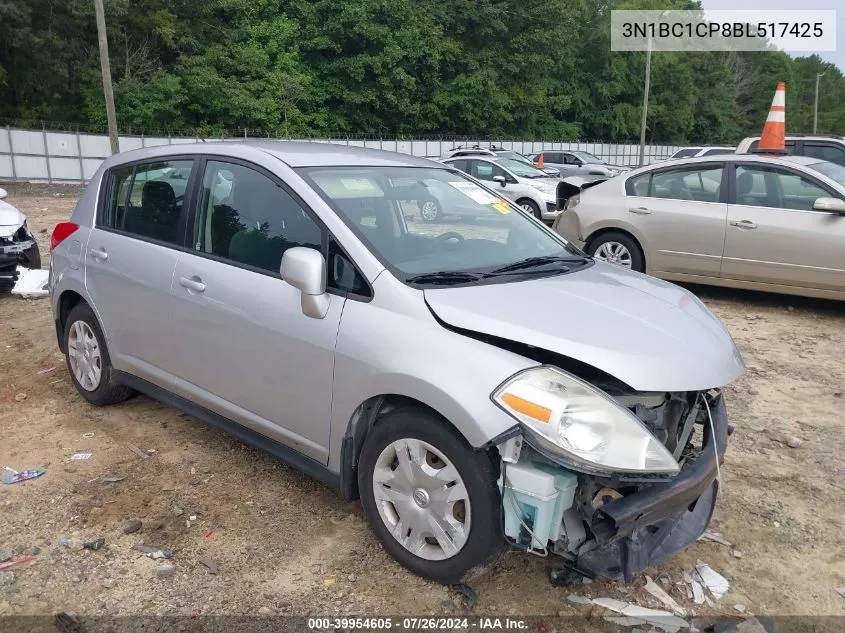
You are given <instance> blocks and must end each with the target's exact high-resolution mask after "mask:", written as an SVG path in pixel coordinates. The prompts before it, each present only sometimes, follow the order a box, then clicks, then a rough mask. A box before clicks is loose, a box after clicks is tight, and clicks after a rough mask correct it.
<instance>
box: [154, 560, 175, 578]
mask: <svg viewBox="0 0 845 633" xmlns="http://www.w3.org/2000/svg"><path fill="white" fill-rule="evenodd" d="M174 571H176V568H175V567H174V566H173V565H171V564H170V563H163V564H161V565H159V566H158V567H156V578H167V577H168V576H172V575H173V572H174Z"/></svg>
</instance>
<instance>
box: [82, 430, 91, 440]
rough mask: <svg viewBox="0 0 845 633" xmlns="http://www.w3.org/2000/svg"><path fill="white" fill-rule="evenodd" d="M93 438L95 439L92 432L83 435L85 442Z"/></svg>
mask: <svg viewBox="0 0 845 633" xmlns="http://www.w3.org/2000/svg"><path fill="white" fill-rule="evenodd" d="M92 437H94V433H92V432H91V431H88V432H87V433H83V434H82V439H83V440H90V439H91V438H92Z"/></svg>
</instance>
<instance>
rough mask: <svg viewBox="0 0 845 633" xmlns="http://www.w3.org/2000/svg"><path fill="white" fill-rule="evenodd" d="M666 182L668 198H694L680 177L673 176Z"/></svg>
mask: <svg viewBox="0 0 845 633" xmlns="http://www.w3.org/2000/svg"><path fill="white" fill-rule="evenodd" d="M666 184H667V188H668V189H669V196H668V197H669V198H672V199H673V200H695V197H694V196H693V195H692V192H691V191H690V190H689V187H687V184H686V183H685V182H684V181H683V180H681V179H680V178H673V179H672V180H670V181H669V182H668V183H666Z"/></svg>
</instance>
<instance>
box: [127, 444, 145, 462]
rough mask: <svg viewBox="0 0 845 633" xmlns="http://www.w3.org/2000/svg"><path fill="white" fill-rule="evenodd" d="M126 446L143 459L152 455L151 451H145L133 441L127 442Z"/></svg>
mask: <svg viewBox="0 0 845 633" xmlns="http://www.w3.org/2000/svg"><path fill="white" fill-rule="evenodd" d="M126 448H128V449H129V450H130V451H132V452H133V453H135V454H136V455H137V456H138V457H140V458H141V459H147V458H148V457H149V456H150V455H149V453H145V452H144V451H142V450H141V449H140V448H138V447H137V446H135V445H134V444H133V443H132V442H126Z"/></svg>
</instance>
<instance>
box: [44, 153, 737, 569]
mask: <svg viewBox="0 0 845 633" xmlns="http://www.w3.org/2000/svg"><path fill="white" fill-rule="evenodd" d="M173 173H179V174H180V175H182V176H183V177H184V178H185V179H186V182H185V187H184V189H181V188H180V190H179V191H178V192H177V191H175V190H174V186H173V184H172V182H171V180H172V178H170V177H169V176H168V174H173ZM180 182H181V181H180ZM432 187H434V188H441V187H451V188H452V189H454V190H455V192H456V193H457V194H460V195H461V196H464V198H465V200H464V202H463V204H464V205H467V206H472V205H475V207H476V212H475V213H473V214H472V215H471V216H460V215H458V216H452V217H451V218H448V214H446V215H444V218H442V219H440V221H435V222H430V221H426V220H425V219H423V218H422V217H421V213H420V206H421V205H420V204H419V202H420V200H425V199H427V191H428V190H429V188H432ZM51 248H52V258H51V263H50V289H51V299H52V308H53V314H54V316H55V322H56V332H57V335H58V341H59V346H60V348H61V350H62V351H63V352H64V353H65V354H66V356H67V363H68V368H69V370H70V374H71V376H72V378H73V381H74V384H75V385H76V388H77V390H78V391H79V393H80V394H81V395H82V397H83V398H85V399H86V400H88V401H89V402H91V403H92V404H96V405H107V404H114V403H117V402H120V401H122V400H125V399H127V398H129V397H130V396H131V395H132V394H133V393H134V392H135V391H140V392H143V393H145V394H148V395H150V396H152V397H154V398H157V399H159V400H161V401H163V402H165V403H168V404H171V405H173V406H175V407H178V408H179V409H182V410H184V411H186V412H187V413H189V414H190V415H192V416H194V417H195V418H197V419H199V420H202V421H204V422H206V423H209V424H211V425H214V426H216V427H219V428H222V429H224V430H226V431H228V432H229V433H231V434H232V435H234V436H235V437H237V438H239V439H241V440H242V441H244V442H247V443H250V444H252V445H254V446H257V447H259V448H261V449H264V450H266V451H268V452H270V453H271V454H273V455H275V456H277V457H279V458H281V459H283V460H286V461H287V462H289V463H291V464H293V465H295V466H297V467H299V468H300V469H301V470H303V471H304V472H306V473H308V474H310V475H313V476H315V477H317V478H318V479H320V480H321V481H323V482H326V483H328V484H331V485H333V486H337V487H338V488H339V489H340V491H341V493H342V495H343V497H344V498H346V499H350V500H351V499H357V498H360V499H361V503H362V505H363V508H364V512H365V514H366V516H367V519H368V520H369V522H370V523H371V525H372V529H373V531H374V532H375V534H376V536H377V537H378V539H379V540H380V541H381V542H382V543H383V545H384V547H385V548H386V550H387V551H388V552H389V553H390V554H391V555H392V556H393V557H395V558H396V560H398V561H399V562H401V563H402V564H403V565H405V566H406V567H408V568H409V569H411V570H413V571H414V572H416V573H418V574H421V575H422V576H425V577H427V578H430V579H434V580H437V581H440V582H444V583H451V582H457V581H459V580H465V579H467V578H468V577H470V576H471V575H473V574H474V573H477V572H478V571H480V570H483V569H485V568H486V567H488V566H489V565H491V564H492V563H493V562H494V561H495V560H496V559H497V556H498V555H499V554H500V553H501V552H502V551H503V550H504V549H505V548H506V547H508V546H510V547H513V548H517V549H520V550H524V551H531V552H538V553H554V554H557V555H559V556H560V557H562V559H563V560H561V568H566V569H567V570H575V571H573V572H571V573H575V574H583V575H587V576H596V575H599V576H607V577H612V578H627V579H630V578H631V577H632V576H633V575H634V574H636V573H638V572H640V571H641V570H643V569H644V568H646V567H648V566H651V565H654V564H657V563H659V562H660V561H662V560H664V559H666V558H667V557H669V556H671V555H673V554H674V553H676V552H677V551H679V550H680V549H682V548H683V547H685V546H686V545H687V544H689V543H690V542H692V541H694V540H695V539H696V538H697V537H698V536H699V535H700V534H701V533H702V531H703V530H704V528H705V526H706V525H707V523H708V521H709V519H710V515H711V513H712V511H713V507H714V504H715V500H716V493H717V490H718V482H717V472H718V460H719V459H721V456H722V454H723V452H724V450H725V446H726V441H727V430H728V423H727V415H726V409H725V402H724V398H723V396H722V392H721V390H720V389H721V387H723V386H724V385H726V384H728V383H729V382H731V381H732V380H734V379H735V378H736V377H737V376H739V375H740V373H741V372H742V370H743V363H742V359H741V357H740V355H739V353H738V351H737V349H736V347H735V346H734V344H733V341H732V340H731V337H730V335H729V334H728V332H727V330H726V329H725V327H724V326H723V325H722V323H721V322H720V321H719V320H718V319H716V318H715V317H714V316H713V315H712V314H711V313H710V312H709V311H708V310H707V309H706V308H705V307H704V306H703V304H702V303H701V302H699V301H698V300H697V299H696V298H695V297H693V296H692V295H691V294H689V293H688V292H686V291H685V290H682V289H681V288H678V287H676V286H674V285H671V284H669V283H667V282H663V281H659V280H656V279H653V278H650V277H647V276H645V275H641V274H638V273H635V272H632V271H628V270H622V269H619V268H617V267H615V266H611V265H609V264H606V263H603V262H596V261H593V260H592V259H591V258H589V257H587V256H585V255H584V254H583V253H582V252H580V251H578V250H577V249H575V248H574V247H572V246H570V245H569V244H568V243H567V242H566V241H565V240H564V239H563V238H560V237H558V236H557V235H555V234H554V233H553V232H552V231H550V230H549V229H547V228H546V227H545V226H544V225H543V224H542V223H541V222H539V221H538V220H536V219H535V218H532V217H529V216H528V215H527V214H525V213H524V212H523V211H522V210H520V209H519V208H518V207H516V206H515V205H514V204H513V203H511V202H509V201H507V200H505V199H504V198H502V197H500V195H499V194H498V193H497V191H495V190H494V189H488V188H486V187H484V186H483V185H482V184H481V183H479V182H478V181H476V180H473V179H472V178H470V177H469V176H467V175H465V174H462V173H461V172H459V171H457V170H455V169H453V168H450V167H448V166H446V165H443V164H440V163H435V162H432V161H428V160H425V159H419V158H413V157H409V156H403V155H399V154H394V153H388V152H381V151H376V150H365V149H359V148H349V147H338V146H333V145H323V144H308V143H303V144H296V143H268V144H255V145H253V144H247V143H218V144H212V143H209V144H198V145H179V146H169V147H161V148H151V149H145V150H138V151H133V152H127V153H124V154H120V155H117V156H113V157H112V158H109V159H108V160H106V161H105V162H104V164H103V165H102V167H101V168H100V169H99V170H98V171H97V173H96V175H95V176H94V178H93V179H92V181H91V183H90V184H89V185H88V187H87V188H86V189H85V192H84V194H83V195H82V197H81V198H80V200H79V203H78V205H77V207H76V209H75V211H74V212H73V215H72V217H71V218H70V221H69V222H63V223H61V224H59V225H57V226H56V228H55V230H54V232H53V235H52V243H51ZM564 576H565V575H564ZM559 578H560V576H559Z"/></svg>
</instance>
